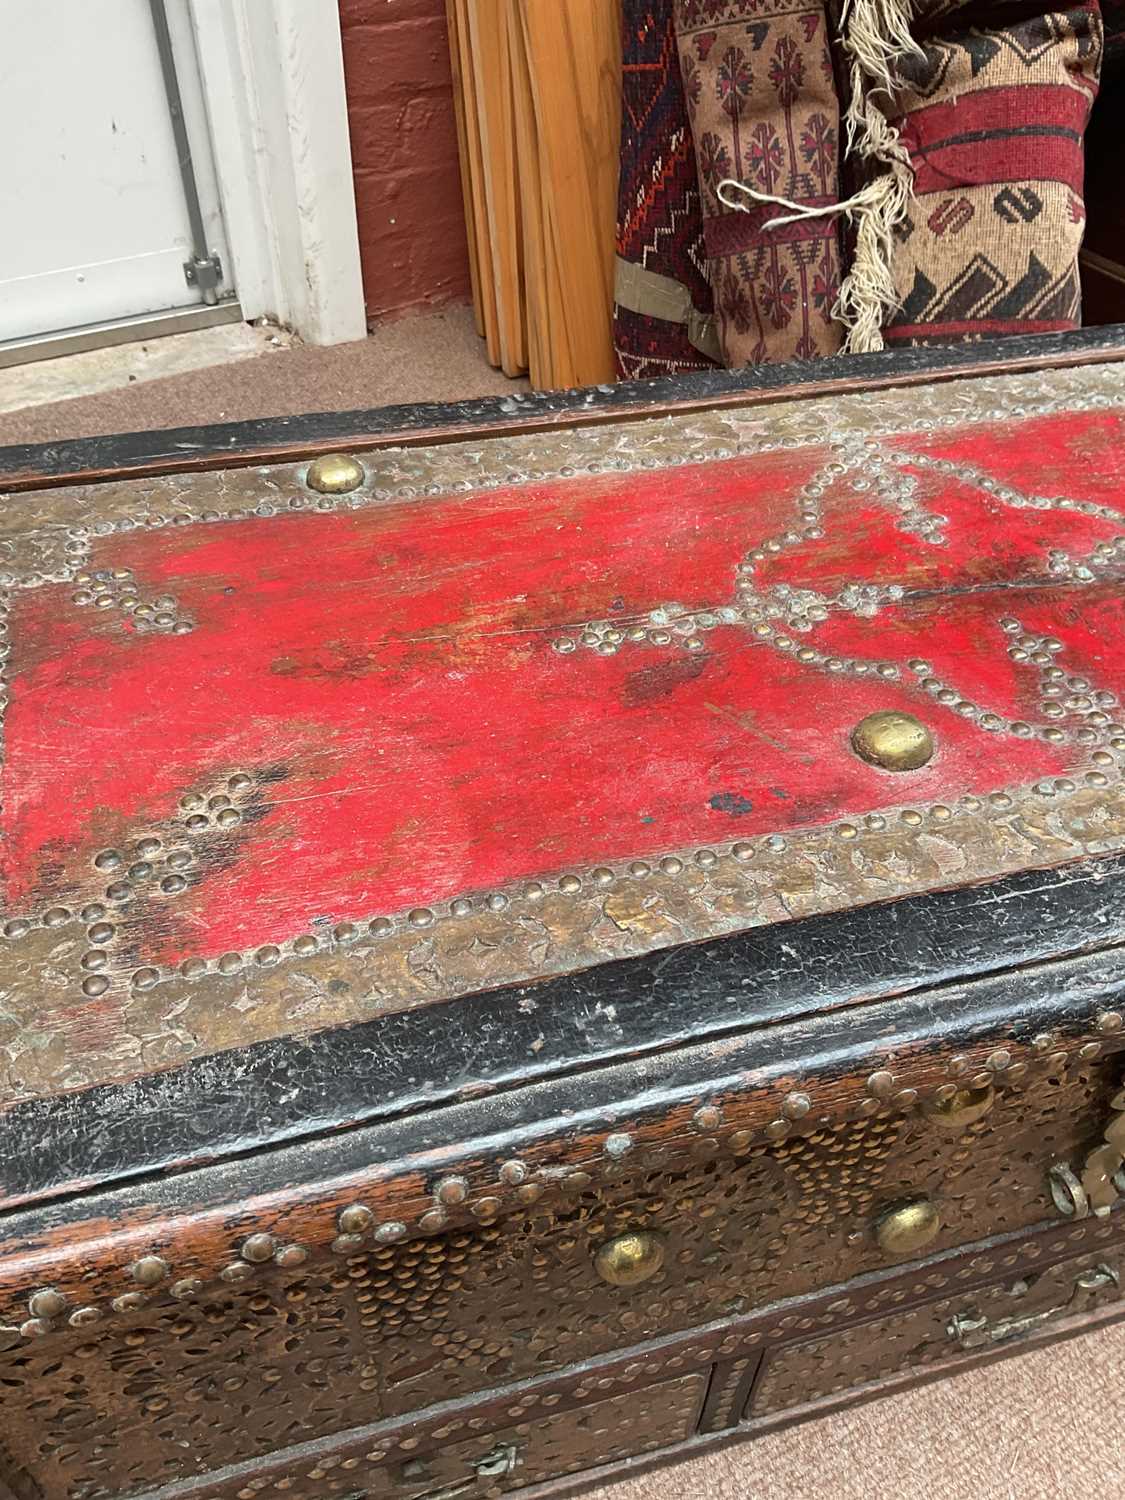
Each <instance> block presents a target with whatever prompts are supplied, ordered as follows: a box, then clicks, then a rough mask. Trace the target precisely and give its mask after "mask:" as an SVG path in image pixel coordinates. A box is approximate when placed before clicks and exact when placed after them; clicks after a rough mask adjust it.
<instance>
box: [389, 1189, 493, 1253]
mask: <svg viewBox="0 0 1125 1500" xmlns="http://www.w3.org/2000/svg"><path fill="white" fill-rule="evenodd" d="M493 1201H495V1200H493ZM406 1233H407V1231H406V1225H405V1224H400V1223H399V1222H398V1220H397V1219H392V1220H391V1222H390V1223H389V1224H380V1225H379V1227H378V1229H377V1230H376V1231H375V1243H376V1244H377V1245H394V1244H397V1243H398V1241H399V1240H404V1239H405V1238H406Z"/></svg>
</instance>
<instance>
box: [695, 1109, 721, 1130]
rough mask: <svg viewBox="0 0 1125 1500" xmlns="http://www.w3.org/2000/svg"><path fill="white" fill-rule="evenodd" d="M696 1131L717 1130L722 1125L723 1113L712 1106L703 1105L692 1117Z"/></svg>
mask: <svg viewBox="0 0 1125 1500" xmlns="http://www.w3.org/2000/svg"><path fill="white" fill-rule="evenodd" d="M691 1122H692V1124H693V1125H694V1126H695V1128H696V1130H718V1128H719V1126H720V1125H721V1124H722V1123H723V1112H722V1110H721V1109H719V1108H718V1107H717V1106H716V1105H714V1104H704V1105H702V1106H701V1107H700V1108H699V1109H697V1110H696V1112H695V1114H694V1115H693V1116H692V1120H691Z"/></svg>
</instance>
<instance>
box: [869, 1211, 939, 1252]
mask: <svg viewBox="0 0 1125 1500" xmlns="http://www.w3.org/2000/svg"><path fill="white" fill-rule="evenodd" d="M940 1228H941V1215H940V1214H939V1213H938V1211H937V1209H936V1208H935V1207H934V1205H933V1204H932V1203H931V1202H930V1200H929V1199H928V1198H916V1199H915V1200H914V1202H913V1203H900V1204H899V1205H898V1207H897V1208H892V1209H891V1210H890V1211H889V1212H888V1213H885V1214H883V1215H882V1217H881V1218H880V1219H878V1220H877V1221H876V1224H875V1238H876V1240H878V1242H879V1248H880V1250H882V1251H884V1252H885V1254H887V1255H898V1256H901V1255H914V1254H915V1253H916V1252H917V1251H919V1250H923V1249H924V1248H925V1247H926V1246H927V1245H928V1244H929V1243H930V1241H931V1240H932V1239H934V1238H935V1237H936V1236H937V1233H938V1230H939V1229H940Z"/></svg>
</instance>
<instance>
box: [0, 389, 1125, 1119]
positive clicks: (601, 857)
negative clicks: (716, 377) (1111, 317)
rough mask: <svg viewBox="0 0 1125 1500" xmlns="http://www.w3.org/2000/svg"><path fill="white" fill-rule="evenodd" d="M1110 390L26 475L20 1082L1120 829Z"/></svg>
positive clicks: (989, 865) (207, 1052) (182, 1057)
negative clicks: (292, 459)
mask: <svg viewBox="0 0 1125 1500" xmlns="http://www.w3.org/2000/svg"><path fill="white" fill-rule="evenodd" d="M1123 410H1125V386H1123V383H1122V379H1121V375H1120V372H1119V367H1117V366H1114V365H1104V366H1092V367H1088V368H1082V369H1072V370H1062V371H1055V372H1053V373H1051V374H1049V375H1048V374H1030V375H1025V374H1021V375H1007V376H993V377H986V378H978V379H973V380H965V381H956V382H951V383H949V384H945V385H941V386H938V387H933V388H927V389H926V390H925V391H924V393H921V394H919V393H918V392H915V391H910V390H898V391H896V390H891V391H887V392H883V393H880V394H878V395H875V394H872V393H867V394H851V395H831V396H828V397H824V398H819V399H806V400H792V401H788V402H784V403H781V404H776V405H772V406H767V407H747V408H743V409H738V408H734V409H727V410H713V411H703V412H697V413H694V414H687V415H678V416H676V415H673V416H668V417H663V418H658V419H653V420H648V421H633V422H623V423H621V424H618V425H610V426H604V427H600V428H597V429H593V430H585V431H572V432H566V431H563V432H547V433H539V434H533V435H528V436H518V437H507V438H499V437H497V438H481V439H477V440H466V441H460V442H456V443H450V444H446V445H443V446H434V447H432V448H416V449H412V450H401V451H384V452H379V453H375V454H371V455H367V456H364V455H360V458H361V464H360V465H359V467H358V468H356V469H355V470H354V472H351V473H350V477H349V472H350V471H349V467H348V465H342V466H340V465H337V466H335V468H333V467H332V466H328V468H329V473H328V476H327V479H321V480H320V481H319V482H323V483H328V484H330V485H331V484H333V483H335V484H337V485H349V484H350V485H351V488H347V489H345V490H344V491H343V492H342V493H322V492H320V491H318V490H317V489H316V488H314V487H312V486H311V485H310V484H309V482H308V481H309V479H310V475H309V474H308V469H307V465H304V464H301V465H278V466H275V467H268V468H260V467H259V468H243V469H229V470H224V471H217V472H211V473H201V474H195V475H172V476H165V477H158V478H150V479H128V480H117V481H109V482H105V483H101V484H97V485H88V486H70V487H63V488H58V489H53V490H39V491H32V492H30V493H27V494H24V495H21V496H18V497H13V499H12V500H11V501H10V502H9V503H8V505H7V506H6V508H5V510H4V513H3V516H2V517H0V570H2V572H0V583H2V585H3V591H4V597H3V613H4V626H5V630H6V640H5V644H4V658H3V666H4V693H5V700H4V722H3V728H4V752H5V762H4V769H3V811H2V827H3V899H4V915H3V922H2V933H3V943H2V945H0V1106H2V1107H4V1108H7V1109H11V1108H13V1107H15V1106H18V1105H19V1104H20V1103H21V1102H26V1101H29V1100H35V1099H43V1098H46V1097H48V1096H53V1095H59V1094H63V1093H66V1092H68V1091H74V1090H79V1089H88V1088H90V1087H91V1086H98V1085H111V1084H113V1085H120V1084H122V1083H124V1082H126V1081H127V1080H129V1079H131V1078H136V1077H138V1076H140V1075H144V1074H151V1073H155V1072H159V1071H162V1070H167V1069H172V1068H178V1067H180V1066H182V1065H184V1064H185V1063H188V1062H190V1061H192V1060H194V1059H199V1058H203V1057H208V1056H214V1055H216V1054H219V1053H222V1052H224V1051H225V1050H227V1049H230V1048H232V1047H235V1046H246V1045H248V1044H254V1043H262V1042H268V1041H270V1040H271V1039H275V1038H280V1037H292V1036H294V1035H298V1036H311V1035H313V1034H315V1033H318V1032H322V1031H324V1030H326V1029H328V1028H332V1027H336V1026H339V1025H341V1024H344V1023H353V1022H360V1021H370V1020H372V1019H373V1018H379V1017H380V1016H383V1015H388V1014H390V1013H392V1012H400V1011H406V1010H408V1009H411V1008H416V1007H419V1006H421V1005H423V1004H424V1003H426V1002H431V1001H435V1000H448V999H451V998H454V997H456V996H458V995H464V994H468V993H470V992H475V991H482V990H488V989H491V988H494V987H497V986H500V985H503V984H508V983H523V982H525V981H529V980H533V979H537V978H540V977H542V976H547V975H551V974H557V973H563V972H568V971H575V970H581V969H584V968H588V967H589V966H592V965H596V964H598V963H600V962H603V961H605V960H608V959H615V958H623V957H628V956H630V955H635V954H639V953H644V952H646V951H650V950H653V949H660V948H666V947H670V946H674V945H678V944H684V943H687V942H697V941H699V940H702V939H708V938H715V937H719V936H722V935H723V934H726V933H732V932H735V931H738V930H740V929H747V928H752V927H756V926H760V925H762V924H768V923H778V922H784V921H788V920H791V919H794V918H798V917H803V916H808V915H810V914H816V913H823V912H829V911H834V910H842V909H844V908H851V907H856V906H862V905H865V904H869V903H874V902H885V901H887V900H888V899H890V898H898V897H902V896H906V895H910V894H912V893H917V892H922V891H929V890H936V889H942V888H948V887H953V886H962V885H968V884H973V883H979V882H982V881H986V880H990V879H995V878H998V877H1001V876H1004V875H1006V874H1009V873H1012V872H1016V871H1021V870H1027V869H1036V868H1039V869H1042V868H1047V867H1052V866H1059V865H1064V864H1066V863H1067V862H1069V861H1073V860H1076V859H1079V858H1082V857H1084V856H1087V855H1091V854H1104V853H1112V852H1114V851H1117V850H1120V849H1121V848H1123V847H1125V786H1123V784H1122V780H1121V767H1122V765H1123V764H1125V726H1123V724H1122V722H1121V709H1120V707H1119V704H1120V701H1121V697H1122V694H1125V612H1123V604H1122V581H1123V579H1125V443H1123V426H1125V422H1123ZM311 477H312V479H313V480H314V481H317V479H318V475H317V474H316V473H314V474H313V475H312V476H311ZM875 715H879V716H889V717H881V718H875V719H873V718H872V716H875ZM896 716H897V717H896ZM997 920H1002V917H1001V916H1000V915H998V918H997ZM684 1020H685V1026H686V1027H687V1028H688V1029H690V1021H691V1018H690V1016H686V1017H685V1018H684Z"/></svg>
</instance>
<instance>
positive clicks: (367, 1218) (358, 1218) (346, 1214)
mask: <svg viewBox="0 0 1125 1500" xmlns="http://www.w3.org/2000/svg"><path fill="white" fill-rule="evenodd" d="M336 1222H337V1224H338V1225H339V1226H340V1233H341V1234H364V1233H366V1231H367V1230H368V1229H370V1228H371V1226H372V1224H374V1222H375V1215H374V1214H373V1213H372V1212H371V1210H370V1209H369V1208H368V1207H367V1205H366V1204H364V1203H349V1204H348V1206H347V1208H344V1209H341V1210H340V1214H339V1217H338V1218H337V1220H336Z"/></svg>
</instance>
